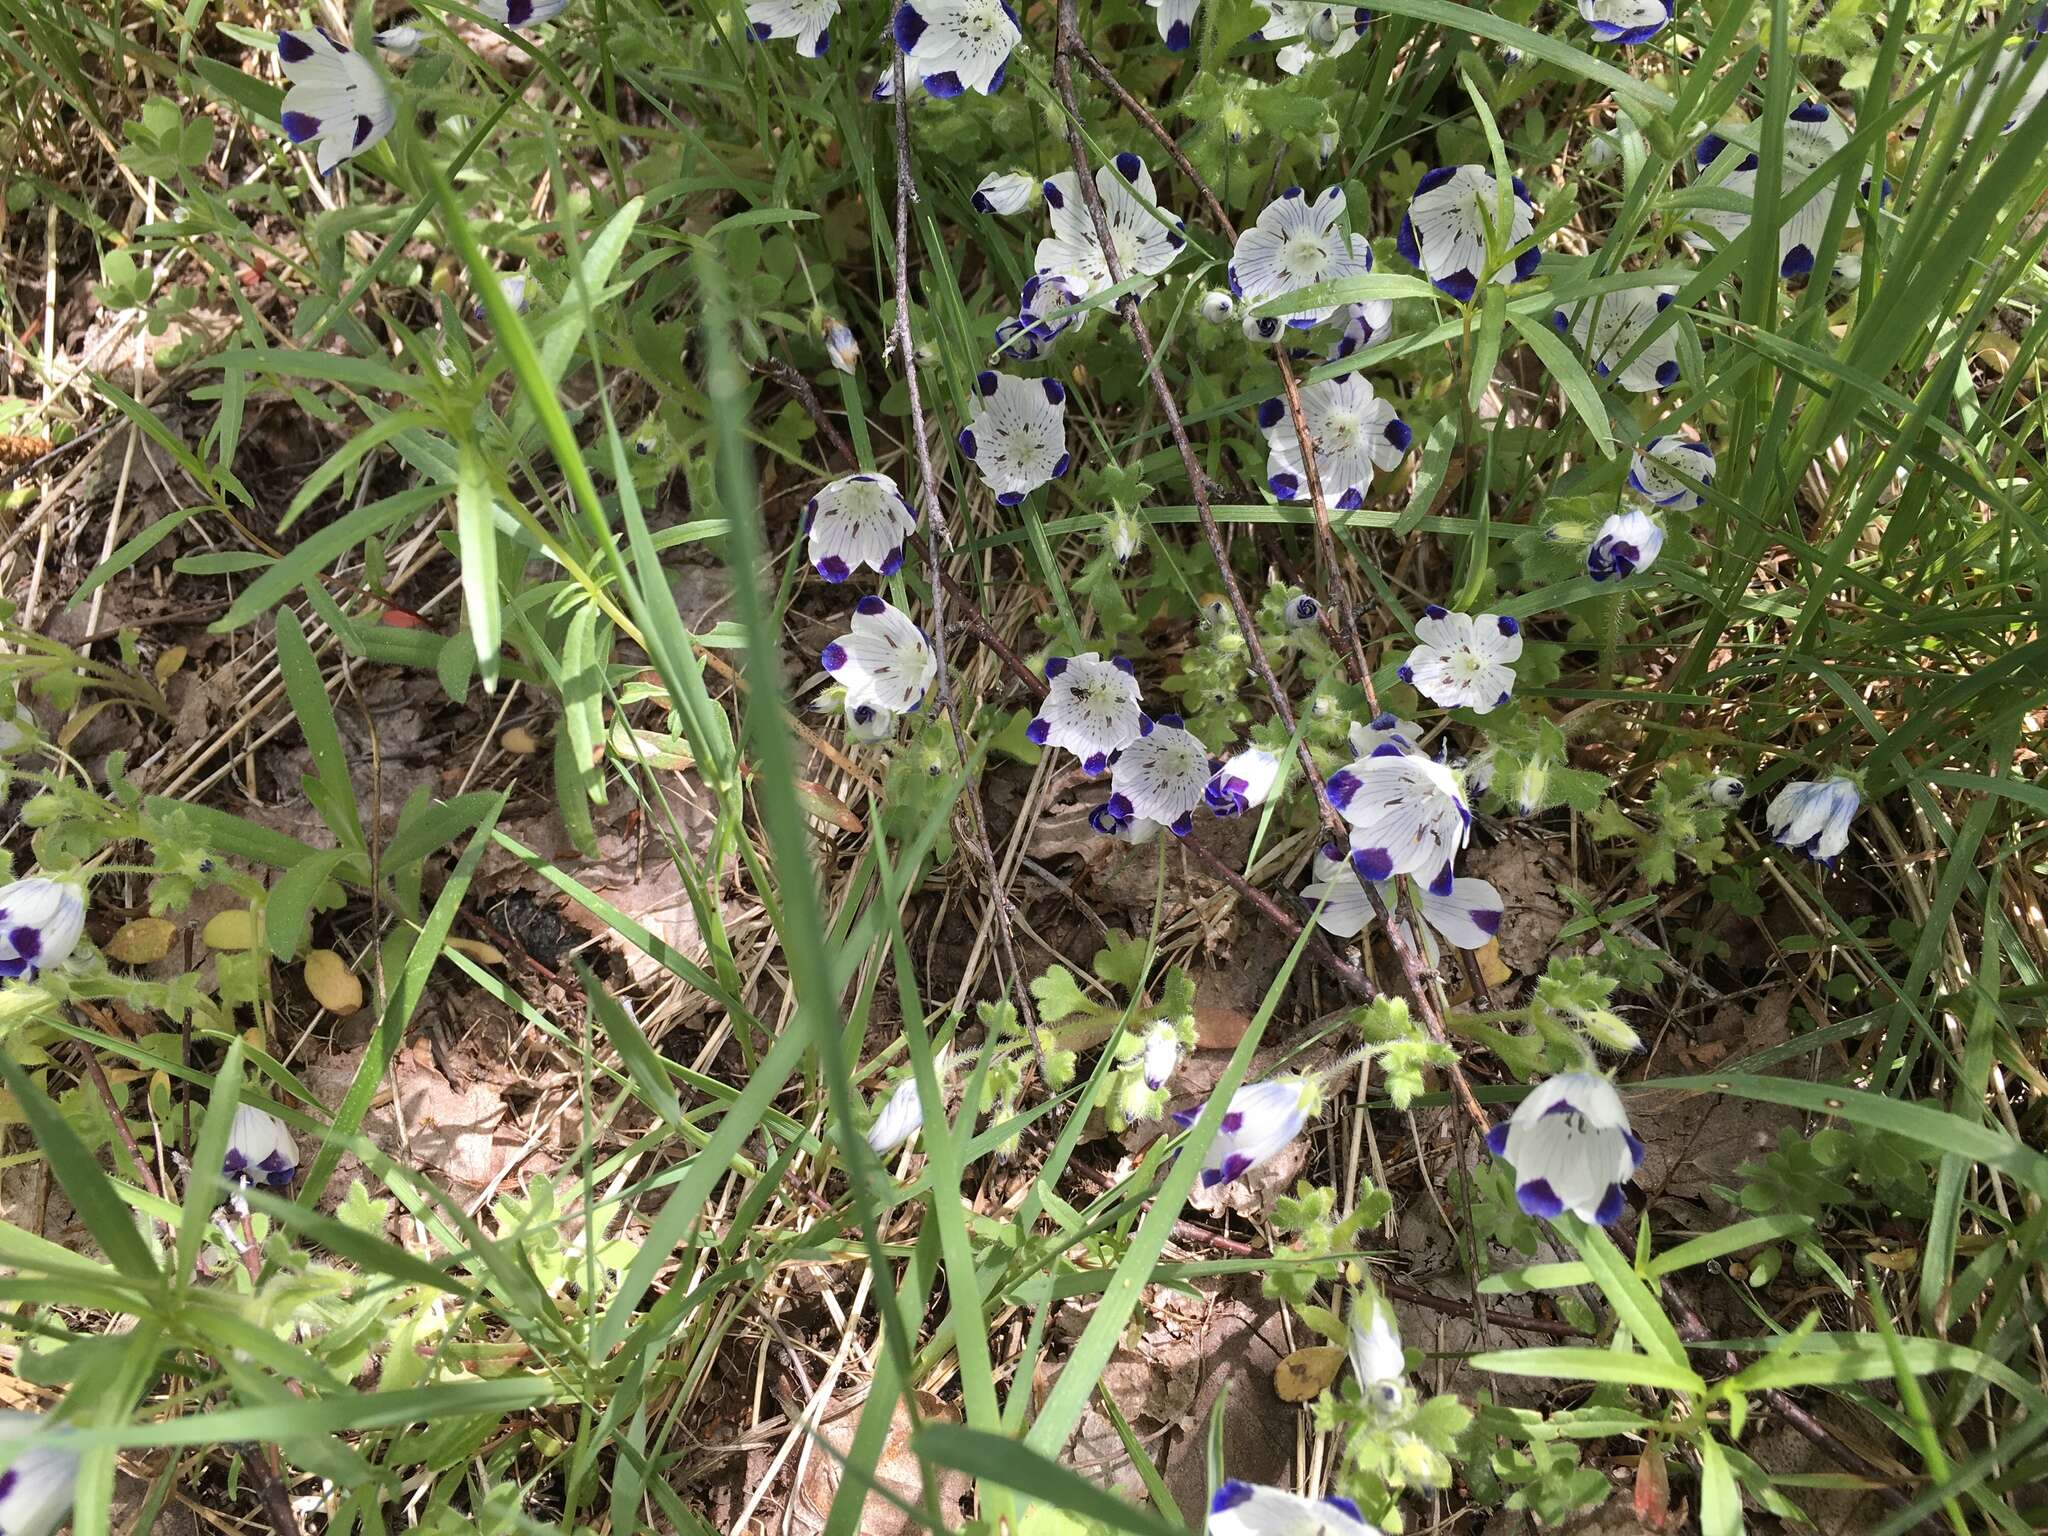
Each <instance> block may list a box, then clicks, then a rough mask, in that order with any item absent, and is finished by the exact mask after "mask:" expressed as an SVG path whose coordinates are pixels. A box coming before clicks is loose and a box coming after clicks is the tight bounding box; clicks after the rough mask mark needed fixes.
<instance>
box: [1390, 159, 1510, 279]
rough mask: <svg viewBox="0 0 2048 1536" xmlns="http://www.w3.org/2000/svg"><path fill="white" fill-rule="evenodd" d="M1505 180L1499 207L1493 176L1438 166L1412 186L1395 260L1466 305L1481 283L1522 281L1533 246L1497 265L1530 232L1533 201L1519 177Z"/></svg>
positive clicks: (1475, 167) (1482, 170) (1473, 167)
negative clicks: (1506, 190) (1406, 262)
mask: <svg viewBox="0 0 2048 1536" xmlns="http://www.w3.org/2000/svg"><path fill="white" fill-rule="evenodd" d="M1508 180H1509V195H1508V197H1507V199H1506V207H1505V208H1503V207H1502V199H1501V194H1500V183H1499V182H1498V181H1496V180H1495V179H1494V175H1493V172H1491V171H1489V170H1487V169H1486V168H1485V167H1484V166H1479V165H1448V166H1440V167H1438V168H1437V169H1436V170H1433V171H1427V172H1425V173H1424V174H1423V177H1422V179H1421V180H1420V181H1418V182H1417V183H1416V184H1415V196H1414V198H1413V200H1412V201H1410V203H1409V204H1408V212H1407V213H1406V214H1405V215H1403V216H1402V219H1401V233H1400V235H1399V236H1398V238H1397V240H1396V244H1397V245H1398V246H1399V247H1400V251H1401V254H1402V255H1403V256H1404V257H1406V258H1407V259H1408V260H1409V261H1410V262H1412V263H1414V264H1415V265H1416V266H1418V267H1420V268H1421V269H1422V271H1423V274H1424V275H1425V276H1426V277H1428V279H1429V280H1430V282H1432V283H1434V284H1435V285H1436V286H1437V288H1438V289H1440V290H1441V291H1442V292H1444V293H1447V294H1449V295H1450V296H1451V297H1452V298H1454V299H1456V300H1457V301H1458V302H1459V303H1461V304H1469V303H1471V302H1472V297H1473V295H1474V294H1476V293H1478V291H1479V285H1480V284H1481V283H1482V282H1494V283H1502V284H1506V283H1519V282H1523V281H1525V280H1527V279H1528V278H1529V277H1531V276H1533V275H1534V274H1535V271H1536V268H1537V266H1538V265H1539V264H1540V263H1541V262H1542V260H1543V252H1542V251H1541V249H1539V248H1538V247H1536V246H1533V245H1532V246H1530V247H1529V248H1528V249H1527V250H1525V251H1523V252H1522V254H1521V255H1519V256H1517V257H1515V258H1514V259H1513V260H1512V261H1510V260H1507V259H1505V258H1506V257H1507V254H1508V252H1509V251H1511V250H1513V249H1514V248H1515V247H1516V246H1518V245H1520V244H1521V243H1522V242H1523V241H1525V240H1527V239H1528V238H1529V236H1530V234H1531V233H1532V232H1533V231H1534V230H1535V228H1536V200H1535V199H1534V198H1532V197H1531V196H1530V195H1529V189H1528V188H1527V187H1526V186H1524V185H1523V183H1522V178H1521V177H1519V176H1511V177H1509V178H1508ZM1503 215H1505V217H1506V219H1507V224H1506V227H1505V228H1503V227H1502V226H1501V222H1500V221H1501V219H1502V217H1503ZM1489 231H1491V233H1492V236H1493V238H1492V240H1491V242H1490V243H1489V241H1488V239H1487V235H1488V232H1489Z"/></svg>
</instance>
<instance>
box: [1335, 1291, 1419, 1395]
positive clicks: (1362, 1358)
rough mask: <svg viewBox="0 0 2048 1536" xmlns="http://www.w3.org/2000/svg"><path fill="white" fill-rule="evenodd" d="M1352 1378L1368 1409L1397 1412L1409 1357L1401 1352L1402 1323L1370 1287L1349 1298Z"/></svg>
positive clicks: (1385, 1300) (1405, 1390) (1383, 1298)
mask: <svg viewBox="0 0 2048 1536" xmlns="http://www.w3.org/2000/svg"><path fill="white" fill-rule="evenodd" d="M1348 1331H1349V1333H1350V1341H1349V1348H1348V1349H1347V1350H1346V1353H1347V1354H1348V1355H1349V1357H1350V1360H1351V1374H1352V1375H1354V1376H1356V1377H1357V1378H1358V1390H1359V1392H1360V1394H1361V1395H1362V1396H1363V1397H1364V1399H1365V1402H1366V1405H1367V1406H1368V1407H1372V1408H1377V1409H1380V1410H1382V1411H1385V1410H1388V1409H1392V1408H1398V1407H1399V1406H1400V1405H1401V1401H1402V1398H1403V1397H1404V1396H1405V1395H1406V1393H1407V1383H1408V1356H1407V1353H1406V1351H1404V1350H1403V1349H1402V1348H1401V1323H1400V1319H1398V1318H1397V1317H1395V1316H1394V1309H1393V1308H1392V1307H1390V1306H1388V1305H1387V1299H1386V1297H1384V1296H1382V1295H1381V1294H1380V1293H1379V1291H1378V1290H1377V1289H1375V1288H1374V1287H1372V1286H1371V1285H1370V1284H1368V1285H1367V1287H1366V1288H1365V1289H1364V1290H1362V1291H1360V1292H1359V1293H1358V1294H1357V1295H1356V1296H1354V1297H1353V1298H1352V1302H1351V1326H1350V1328H1349V1330H1348Z"/></svg>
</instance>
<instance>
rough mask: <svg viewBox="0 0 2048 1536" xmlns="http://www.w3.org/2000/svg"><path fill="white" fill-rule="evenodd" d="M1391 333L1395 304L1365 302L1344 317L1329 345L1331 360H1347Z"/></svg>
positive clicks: (1366, 300)
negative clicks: (1342, 325)
mask: <svg viewBox="0 0 2048 1536" xmlns="http://www.w3.org/2000/svg"><path fill="white" fill-rule="evenodd" d="M1393 333H1394V301H1393V300H1392V299H1365V300H1362V301H1360V302H1359V303H1357V304H1353V305H1352V306H1351V307H1350V310H1349V311H1348V312H1347V313H1346V315H1345V317H1344V329H1343V330H1341V331H1339V332H1338V333H1337V339H1336V340H1335V341H1333V342H1331V343H1330V359H1331V361H1333V362H1334V361H1335V360H1336V359H1338V358H1340V357H1349V356H1350V355H1351V354H1352V353H1354V352H1361V351H1363V350H1364V349H1365V348H1367V347H1369V346H1371V345H1372V344H1373V343H1374V342H1376V341H1385V340H1386V339H1387V338H1388V337H1389V336H1391V335H1392V334H1393Z"/></svg>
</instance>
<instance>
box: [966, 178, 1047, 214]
mask: <svg viewBox="0 0 2048 1536" xmlns="http://www.w3.org/2000/svg"><path fill="white" fill-rule="evenodd" d="M1037 200H1038V178H1037V177H1036V176H1027V175H1026V174H1025V173H1024V172H1022V171H990V172H989V173H988V175H986V176H984V177H982V178H981V185H979V186H978V187H976V188H975V189H974V211H975V212H976V213H996V214H1004V215H1008V214H1012V213H1022V212H1023V211H1024V210H1025V209H1026V208H1029V207H1030V206H1031V205H1032V204H1033V203H1034V202H1036V201H1037Z"/></svg>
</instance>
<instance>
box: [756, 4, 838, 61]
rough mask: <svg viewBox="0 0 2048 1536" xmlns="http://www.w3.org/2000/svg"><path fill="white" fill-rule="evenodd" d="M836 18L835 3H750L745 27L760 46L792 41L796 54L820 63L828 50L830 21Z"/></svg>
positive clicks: (836, 6) (836, 8)
mask: <svg viewBox="0 0 2048 1536" xmlns="http://www.w3.org/2000/svg"><path fill="white" fill-rule="evenodd" d="M838 14H839V0H750V3H749V4H748V6H747V24H748V25H749V26H750V27H752V28H753V32H754V36H755V37H756V38H758V39H760V40H761V41H762V42H766V41H767V40H768V39H769V38H771V37H793V38H795V39H796V51H797V52H798V53H800V54H803V55H804V56H805V57H806V58H812V59H822V58H823V57H825V50H826V49H827V48H829V47H831V46H832V30H831V28H832V18H833V17H835V16H837V15H838Z"/></svg>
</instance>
